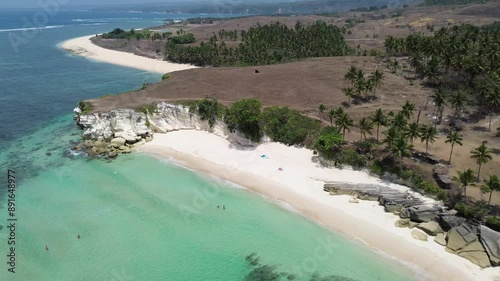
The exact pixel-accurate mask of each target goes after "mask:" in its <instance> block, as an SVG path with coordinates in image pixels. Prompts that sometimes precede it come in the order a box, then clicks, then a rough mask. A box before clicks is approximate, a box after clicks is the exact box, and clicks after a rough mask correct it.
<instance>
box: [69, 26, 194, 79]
mask: <svg viewBox="0 0 500 281" xmlns="http://www.w3.org/2000/svg"><path fill="white" fill-rule="evenodd" d="M94 36H95V35H87V36H82V37H78V38H73V39H70V40H67V41H64V42H62V43H61V44H60V47H61V48H62V49H65V50H66V51H68V52H70V53H73V54H75V55H79V56H82V57H86V58H88V59H91V60H94V61H99V62H105V63H110V64H115V65H121V66H125V67H130V68H135V69H140V70H145V71H148V72H154V73H160V74H165V73H171V72H174V71H180V70H186V69H191V68H196V66H193V65H188V64H178V63H172V62H168V61H161V60H156V59H151V58H146V57H142V56H138V55H134V54H132V53H126V52H119V51H113V50H109V49H105V48H102V47H99V46H97V45H95V44H93V43H92V42H91V41H90V38H92V37H94Z"/></svg>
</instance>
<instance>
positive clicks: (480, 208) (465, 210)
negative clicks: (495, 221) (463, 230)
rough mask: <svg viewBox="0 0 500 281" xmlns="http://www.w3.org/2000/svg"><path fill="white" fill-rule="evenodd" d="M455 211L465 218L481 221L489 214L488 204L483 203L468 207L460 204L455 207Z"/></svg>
mask: <svg viewBox="0 0 500 281" xmlns="http://www.w3.org/2000/svg"><path fill="white" fill-rule="evenodd" d="M455 210H457V212H458V215H460V216H462V217H465V218H476V219H480V218H482V217H484V216H485V215H486V213H487V208H486V204H485V203H481V202H479V203H476V204H475V205H474V206H468V205H466V204H465V203H463V202H459V203H457V205H455ZM490 220H491V219H490Z"/></svg>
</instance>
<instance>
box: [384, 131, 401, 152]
mask: <svg viewBox="0 0 500 281" xmlns="http://www.w3.org/2000/svg"><path fill="white" fill-rule="evenodd" d="M384 135H385V139H384V143H385V144H387V147H389V148H390V147H391V146H392V144H393V143H394V141H395V140H396V139H397V138H399V137H400V131H399V130H398V129H396V128H395V127H394V126H391V127H389V129H388V130H387V131H385V132H384Z"/></svg>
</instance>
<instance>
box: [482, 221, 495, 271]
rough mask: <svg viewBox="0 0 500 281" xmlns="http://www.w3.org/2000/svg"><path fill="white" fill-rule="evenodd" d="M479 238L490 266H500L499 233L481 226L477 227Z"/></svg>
mask: <svg viewBox="0 0 500 281" xmlns="http://www.w3.org/2000/svg"><path fill="white" fill-rule="evenodd" d="M479 237H480V239H481V243H482V244H483V246H484V248H485V249H486V253H487V254H488V257H489V258H490V261H491V264H493V265H500V233H498V232H496V231H494V230H492V229H490V228H489V227H486V226H484V225H481V226H479Z"/></svg>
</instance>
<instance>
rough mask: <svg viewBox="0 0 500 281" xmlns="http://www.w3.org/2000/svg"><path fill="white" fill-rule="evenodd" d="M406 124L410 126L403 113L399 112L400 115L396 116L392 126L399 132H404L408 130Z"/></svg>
mask: <svg viewBox="0 0 500 281" xmlns="http://www.w3.org/2000/svg"><path fill="white" fill-rule="evenodd" d="M406 124H408V121H407V120H406V116H405V115H404V113H403V112H402V111H400V112H398V114H396V116H394V119H392V126H393V127H395V128H396V129H398V130H399V131H403V130H404V129H405V128H406Z"/></svg>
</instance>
